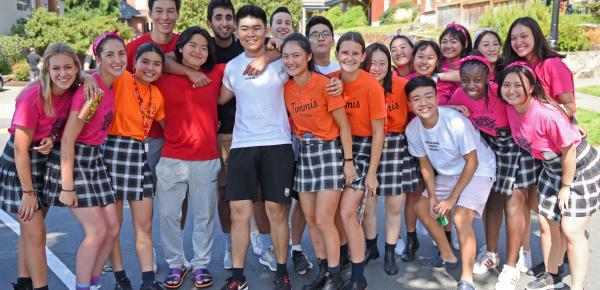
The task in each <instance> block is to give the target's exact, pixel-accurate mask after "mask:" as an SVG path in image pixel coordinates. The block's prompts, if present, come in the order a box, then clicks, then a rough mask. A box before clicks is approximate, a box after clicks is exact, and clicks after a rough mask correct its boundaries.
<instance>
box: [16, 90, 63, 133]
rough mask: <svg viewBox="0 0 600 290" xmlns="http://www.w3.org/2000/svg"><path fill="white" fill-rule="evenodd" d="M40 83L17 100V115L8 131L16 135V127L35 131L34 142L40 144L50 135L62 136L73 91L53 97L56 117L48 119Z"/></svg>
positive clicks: (24, 92)
mask: <svg viewBox="0 0 600 290" xmlns="http://www.w3.org/2000/svg"><path fill="white" fill-rule="evenodd" d="M39 90H40V83H39V82H38V83H35V84H33V85H31V86H29V87H28V88H27V89H25V90H24V91H23V92H22V93H21V95H20V96H19V97H18V98H17V104H16V108H15V114H14V115H13V119H12V122H11V125H10V128H9V129H8V132H10V134H11V135H13V136H14V135H15V129H16V126H22V127H25V128H30V129H33V130H34V131H33V138H32V139H31V141H32V142H38V141H40V140H42V139H44V138H46V137H48V136H50V135H56V136H57V137H58V136H60V134H62V130H63V128H64V127H65V123H66V121H67V117H68V115H69V106H70V104H71V98H72V96H73V91H70V90H69V91H67V92H66V93H64V94H63V95H62V96H52V107H53V108H54V115H53V116H51V117H48V116H47V115H46V112H45V111H44V99H43V98H42V96H41V95H40V91H39Z"/></svg>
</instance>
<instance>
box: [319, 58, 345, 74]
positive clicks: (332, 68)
mask: <svg viewBox="0 0 600 290" xmlns="http://www.w3.org/2000/svg"><path fill="white" fill-rule="evenodd" d="M315 68H316V69H317V71H318V72H320V73H322V74H324V75H327V74H330V73H332V72H336V71H338V70H340V65H339V64H338V63H337V62H335V61H330V62H329V65H327V66H320V65H318V64H315Z"/></svg>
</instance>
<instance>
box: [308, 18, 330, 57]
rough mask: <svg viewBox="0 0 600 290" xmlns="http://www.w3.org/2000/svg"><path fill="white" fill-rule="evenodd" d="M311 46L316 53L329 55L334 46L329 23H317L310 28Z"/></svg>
mask: <svg viewBox="0 0 600 290" xmlns="http://www.w3.org/2000/svg"><path fill="white" fill-rule="evenodd" d="M308 39H309V41H310V48H311V50H312V51H313V53H314V54H317V55H326V56H328V55H329V53H330V52H331V48H332V47H333V44H334V40H333V33H331V30H330V29H329V27H327V25H325V24H316V25H313V26H312V27H311V28H310V31H309V33H308Z"/></svg>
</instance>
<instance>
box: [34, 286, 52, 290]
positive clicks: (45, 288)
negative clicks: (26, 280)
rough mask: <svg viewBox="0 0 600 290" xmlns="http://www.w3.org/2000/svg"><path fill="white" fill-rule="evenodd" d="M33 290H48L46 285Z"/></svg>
mask: <svg viewBox="0 0 600 290" xmlns="http://www.w3.org/2000/svg"><path fill="white" fill-rule="evenodd" d="M33 290H48V285H46V286H44V287H40V288H33Z"/></svg>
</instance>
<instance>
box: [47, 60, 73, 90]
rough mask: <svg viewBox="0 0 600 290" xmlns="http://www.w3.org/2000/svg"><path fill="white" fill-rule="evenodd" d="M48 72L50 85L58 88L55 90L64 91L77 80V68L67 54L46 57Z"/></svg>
mask: <svg viewBox="0 0 600 290" xmlns="http://www.w3.org/2000/svg"><path fill="white" fill-rule="evenodd" d="M48 72H49V73H50V80H51V81H52V87H55V88H56V89H58V90H56V91H66V90H68V89H69V88H70V87H71V86H72V85H73V82H75V80H77V74H78V73H79V68H78V66H77V64H76V63H75V62H74V61H73V58H71V57H70V56H69V55H66V54H55V55H53V56H51V57H50V58H49V59H48Z"/></svg>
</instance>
